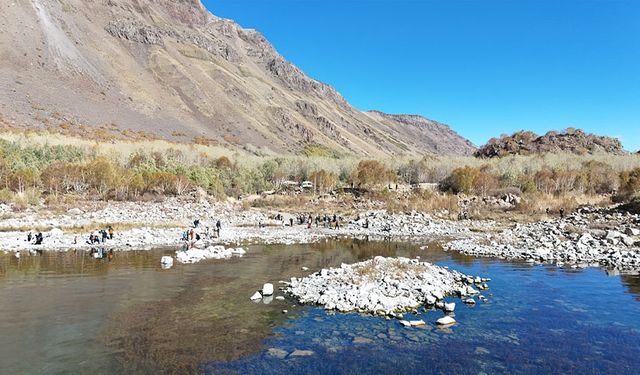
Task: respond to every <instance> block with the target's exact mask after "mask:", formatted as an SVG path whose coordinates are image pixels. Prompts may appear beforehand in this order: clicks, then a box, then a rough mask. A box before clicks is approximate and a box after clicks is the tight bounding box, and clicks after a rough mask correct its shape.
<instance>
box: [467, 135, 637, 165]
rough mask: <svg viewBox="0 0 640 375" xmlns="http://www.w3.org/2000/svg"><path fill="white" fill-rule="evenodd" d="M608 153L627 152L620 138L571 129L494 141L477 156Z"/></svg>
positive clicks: (510, 136) (508, 136)
mask: <svg viewBox="0 0 640 375" xmlns="http://www.w3.org/2000/svg"><path fill="white" fill-rule="evenodd" d="M545 152H552V153H561V152H566V153H573V154H579V155H583V154H587V153H589V154H597V153H609V154H615V155H623V154H625V151H624V149H623V147H622V143H621V142H620V140H619V139H617V138H612V137H605V136H598V135H595V134H587V133H585V132H584V131H582V130H580V129H574V128H568V129H566V130H565V131H563V132H560V133H559V132H555V131H550V132H547V133H546V134H545V135H543V136H539V135H537V134H535V133H533V132H531V131H519V132H516V133H513V134H512V135H504V136H502V137H500V138H499V139H498V138H492V139H490V140H489V142H487V144H486V145H484V146H482V147H480V148H479V149H478V150H477V151H476V152H475V153H474V156H476V157H480V158H492V157H502V156H506V155H529V154H536V153H545Z"/></svg>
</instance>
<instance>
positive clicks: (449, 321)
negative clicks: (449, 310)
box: [436, 315, 456, 326]
mask: <svg viewBox="0 0 640 375" xmlns="http://www.w3.org/2000/svg"><path fill="white" fill-rule="evenodd" d="M455 322H456V320H455V319H453V318H452V317H450V316H448V315H447V316H443V317H442V318H440V319H438V320H436V324H438V325H440V326H448V325H451V324H454V323H455Z"/></svg>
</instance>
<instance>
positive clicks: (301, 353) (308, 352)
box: [289, 349, 316, 357]
mask: <svg viewBox="0 0 640 375" xmlns="http://www.w3.org/2000/svg"><path fill="white" fill-rule="evenodd" d="M314 354H316V353H315V352H314V351H313V350H300V349H296V350H294V351H293V352H291V354H289V357H308V356H311V355H314Z"/></svg>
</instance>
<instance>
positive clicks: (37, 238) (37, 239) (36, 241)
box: [27, 232, 44, 245]
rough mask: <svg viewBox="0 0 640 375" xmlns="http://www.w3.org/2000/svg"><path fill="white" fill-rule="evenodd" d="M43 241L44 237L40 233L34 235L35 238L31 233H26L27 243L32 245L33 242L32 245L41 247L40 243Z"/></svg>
mask: <svg viewBox="0 0 640 375" xmlns="http://www.w3.org/2000/svg"><path fill="white" fill-rule="evenodd" d="M43 240H44V237H43V235H42V232H38V233H36V234H35V236H34V235H33V233H31V232H29V233H27V242H28V243H32V242H33V244H34V245H42V241H43Z"/></svg>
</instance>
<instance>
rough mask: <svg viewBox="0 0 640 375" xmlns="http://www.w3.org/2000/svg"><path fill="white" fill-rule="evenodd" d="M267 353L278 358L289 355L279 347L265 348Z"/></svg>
mask: <svg viewBox="0 0 640 375" xmlns="http://www.w3.org/2000/svg"><path fill="white" fill-rule="evenodd" d="M267 355H268V356H269V357H274V358H278V359H285V358H287V356H288V355H289V352H288V351H286V350H283V349H280V348H269V349H267Z"/></svg>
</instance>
